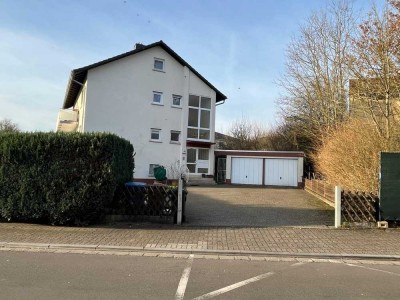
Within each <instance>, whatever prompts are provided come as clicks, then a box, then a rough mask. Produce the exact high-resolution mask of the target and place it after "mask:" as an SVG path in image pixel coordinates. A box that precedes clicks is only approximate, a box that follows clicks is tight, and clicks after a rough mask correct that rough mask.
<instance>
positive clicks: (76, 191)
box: [0, 133, 134, 224]
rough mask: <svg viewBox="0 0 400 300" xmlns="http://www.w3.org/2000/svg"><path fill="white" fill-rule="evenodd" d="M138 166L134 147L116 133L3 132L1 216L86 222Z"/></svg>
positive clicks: (0, 148) (0, 142)
mask: <svg viewBox="0 0 400 300" xmlns="http://www.w3.org/2000/svg"><path fill="white" fill-rule="evenodd" d="M133 168H134V160H133V146H132V145H131V144H130V143H129V142H128V141H127V140H124V139H122V138H120V137H118V136H116V135H113V134H107V133H12V134H11V133H3V134H0V218H5V219H8V220H19V221H36V222H46V223H47V222H48V223H51V224H74V223H75V224H82V223H83V224H86V223H88V222H90V221H93V220H94V219H96V218H98V217H99V216H101V215H102V214H103V213H104V211H105V209H106V208H107V206H109V205H110V204H111V202H112V199H113V196H114V193H115V191H116V189H117V188H118V186H121V185H123V184H124V183H125V182H127V181H130V180H131V179H132V174H133Z"/></svg>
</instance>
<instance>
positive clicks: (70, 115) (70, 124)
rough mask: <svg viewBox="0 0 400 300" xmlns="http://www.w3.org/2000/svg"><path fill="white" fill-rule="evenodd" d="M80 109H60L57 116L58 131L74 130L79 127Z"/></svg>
mask: <svg viewBox="0 0 400 300" xmlns="http://www.w3.org/2000/svg"><path fill="white" fill-rule="evenodd" d="M78 120H79V119H78V111H77V110H72V109H60V111H59V112H58V118H57V129H56V130H57V131H61V132H74V131H76V130H77V128H78Z"/></svg>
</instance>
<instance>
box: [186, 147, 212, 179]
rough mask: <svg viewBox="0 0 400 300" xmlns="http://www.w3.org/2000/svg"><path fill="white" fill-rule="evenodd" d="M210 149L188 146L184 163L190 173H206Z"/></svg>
mask: <svg viewBox="0 0 400 300" xmlns="http://www.w3.org/2000/svg"><path fill="white" fill-rule="evenodd" d="M209 156H210V149H203V148H188V149H187V162H186V165H187V167H188V169H189V172H190V173H195V174H208V170H209V167H210V166H209V164H210V159H209Z"/></svg>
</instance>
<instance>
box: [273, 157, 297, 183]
mask: <svg viewBox="0 0 400 300" xmlns="http://www.w3.org/2000/svg"><path fill="white" fill-rule="evenodd" d="M265 184H266V185H279V186H296V187H297V159H266V160H265Z"/></svg>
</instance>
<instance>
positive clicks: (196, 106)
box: [187, 95, 211, 141]
mask: <svg viewBox="0 0 400 300" xmlns="http://www.w3.org/2000/svg"><path fill="white" fill-rule="evenodd" d="M210 129H211V98H208V97H201V96H196V95H189V119H188V131H187V138H188V139H194V140H207V141H209V140H210Z"/></svg>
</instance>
